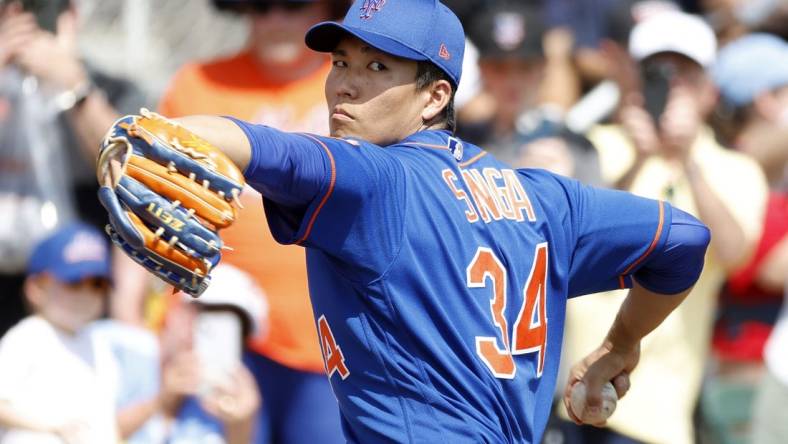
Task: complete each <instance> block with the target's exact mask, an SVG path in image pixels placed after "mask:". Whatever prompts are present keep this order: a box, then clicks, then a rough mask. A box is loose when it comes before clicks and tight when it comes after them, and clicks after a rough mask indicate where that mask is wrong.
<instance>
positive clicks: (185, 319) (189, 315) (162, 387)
mask: <svg viewBox="0 0 788 444" xmlns="http://www.w3.org/2000/svg"><path fill="white" fill-rule="evenodd" d="M173 296H174V298H173V299H172V300H171V301H170V302H171V307H170V309H169V310H168V316H167V320H166V323H165V325H164V328H163V331H162V333H161V348H159V346H158V342H157V341H156V339H155V337H154V336H153V335H152V334H151V333H149V332H148V331H146V330H143V329H140V328H139V327H135V326H129V325H124V324H122V323H118V322H116V321H104V322H103V323H102V325H100V326H99V329H100V330H101V332H102V334H103V335H105V336H106V337H108V338H109V339H110V340H111V342H112V345H113V350H114V352H115V354H116V356H117V358H118V360H119V362H120V363H121V364H123V365H122V368H121V373H120V375H121V377H120V386H119V397H118V399H117V403H118V410H119V421H118V422H119V425H120V429H121V432H122V434H123V436H124V438H125V439H126V442H128V443H129V444H137V443H139V444H145V443H157V442H167V443H172V444H185V443H189V444H200V443H206V444H207V443H210V444H214V443H216V444H221V443H227V444H248V443H250V442H262V440H261V437H260V433H262V429H261V427H263V426H264V425H260V424H258V422H257V419H258V418H257V417H258V414H257V412H258V409H259V406H260V397H259V394H258V388H257V386H256V384H255V381H254V377H253V376H252V374H251V373H250V372H249V370H248V369H247V368H246V367H245V366H244V365H243V364H242V353H243V349H244V346H243V344H244V340H245V339H246V338H248V337H249V336H250V335H251V334H253V333H254V332H255V331H257V330H261V329H262V330H264V329H265V326H264V325H261V324H260V322H261V321H264V319H265V317H266V316H265V315H264V312H265V308H264V306H263V301H264V300H265V295H264V294H263V293H262V292H261V290H259V289H258V288H257V287H256V286H255V285H254V283H253V281H252V280H251V278H250V277H249V276H248V275H246V274H245V273H243V272H241V271H239V270H237V269H235V268H233V267H232V266H229V265H226V264H222V265H220V266H218V267H217V268H216V269H215V270H214V272H213V282H212V284H211V286H210V287H209V288H208V290H206V292H205V293H204V294H203V295H202V296H201V297H200V299H196V300H191V298H190V297H188V296H186V295H183V294H181V293H177V294H175V295H173ZM187 298H188V299H187Z"/></svg>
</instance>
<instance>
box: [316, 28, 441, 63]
mask: <svg viewBox="0 0 788 444" xmlns="http://www.w3.org/2000/svg"><path fill="white" fill-rule="evenodd" d="M347 35H352V36H354V37H356V38H358V39H359V40H361V41H363V42H365V43H367V44H369V45H370V46H372V47H373V48H375V49H377V50H379V51H382V52H384V53H386V54H391V55H394V56H397V57H402V58H405V59H409V60H429V58H428V57H427V56H425V55H424V54H422V53H420V52H419V51H416V50H415V49H412V48H409V47H407V46H405V45H403V44H402V43H399V42H398V41H396V40H394V39H392V38H390V37H386V36H385V35H382V34H377V33H374V32H369V31H365V30H361V29H358V28H353V27H351V26H345V25H343V24H341V23H337V22H322V23H318V24H317V25H315V26H313V27H311V28H310V29H309V31H307V33H306V36H305V37H304V41H305V42H306V46H308V47H309V48H311V49H313V50H315V51H318V52H332V51H334V49H336V47H337V45H338V44H339V41H340V40H342V38H343V37H345V36H347Z"/></svg>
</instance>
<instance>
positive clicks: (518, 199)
mask: <svg viewBox="0 0 788 444" xmlns="http://www.w3.org/2000/svg"><path fill="white" fill-rule="evenodd" d="M441 175H442V176H443V180H444V182H446V185H447V186H448V187H449V189H450V190H451V192H452V193H453V194H454V196H455V197H456V198H457V200H460V201H462V202H464V203H465V205H466V206H467V209H466V210H465V217H466V218H467V219H468V222H471V223H473V222H478V221H479V220H482V221H484V222H486V223H489V222H491V221H494V220H501V219H508V220H513V221H517V222H522V221H524V220H525V219H526V218H527V219H528V220H529V221H531V222H533V221H535V220H536V216H535V215H534V209H533V207H532V206H531V200H530V199H528V194H526V192H525V189H523V185H522V184H521V183H520V181H519V180H518V179H517V173H516V172H515V171H514V170H511V169H502V170H499V169H497V168H484V169H482V170H478V169H467V170H460V176H461V177H458V176H457V174H456V173H455V172H454V171H452V170H450V169H448V168H447V169H445V170H443V171H442V172H441ZM461 182H462V183H461Z"/></svg>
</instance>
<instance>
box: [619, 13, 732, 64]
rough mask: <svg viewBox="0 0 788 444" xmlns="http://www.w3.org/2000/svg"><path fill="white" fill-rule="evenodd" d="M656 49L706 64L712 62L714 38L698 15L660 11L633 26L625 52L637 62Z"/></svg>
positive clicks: (655, 52)
mask: <svg viewBox="0 0 788 444" xmlns="http://www.w3.org/2000/svg"><path fill="white" fill-rule="evenodd" d="M660 52H675V53H679V54H682V55H684V56H687V57H689V58H690V59H692V60H694V61H695V62H697V63H698V64H699V65H701V66H703V67H704V68H705V67H708V66H709V65H711V64H712V62H714V57H715V54H716V52H717V38H716V37H715V36H714V31H713V30H712V29H711V27H710V26H709V25H708V24H707V23H706V22H705V21H703V20H702V19H701V18H700V17H698V16H696V15H692V14H687V13H684V12H680V11H664V12H661V13H658V14H655V15H652V16H649V17H648V18H646V19H645V20H643V21H642V22H640V23H638V24H637V25H635V27H634V28H633V29H632V32H631V33H630V34H629V53H630V54H631V55H632V57H634V58H635V60H637V61H641V60H643V59H645V58H647V57H649V56H652V55H654V54H657V53H660Z"/></svg>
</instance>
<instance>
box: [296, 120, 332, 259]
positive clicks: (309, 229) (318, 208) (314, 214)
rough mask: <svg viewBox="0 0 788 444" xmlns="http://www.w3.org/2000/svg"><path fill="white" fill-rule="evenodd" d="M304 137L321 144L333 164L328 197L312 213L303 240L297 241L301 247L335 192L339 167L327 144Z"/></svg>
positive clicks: (315, 138) (324, 197) (314, 138)
mask: <svg viewBox="0 0 788 444" xmlns="http://www.w3.org/2000/svg"><path fill="white" fill-rule="evenodd" d="M304 135H305V136H306V137H309V138H310V139H312V140H314V141H315V142H317V143H319V144H320V146H322V147H323V149H324V150H325V151H326V154H328V160H329V161H330V162H331V183H329V185H328V191H327V192H326V195H325V196H323V199H322V200H321V201H320V204H319V205H318V206H317V209H316V210H315V212H314V213H312V217H311V218H310V219H309V223H308V224H307V226H306V231H305V232H304V235H303V236H301V239H298V240H297V241H296V243H297V244H299V245H300V244H301V243H303V242H304V241H305V240H306V239H307V238H308V237H309V234H310V233H311V232H312V226H313V225H314V224H315V220H316V219H317V215H318V214H320V210H322V209H323V206H324V205H325V204H326V202H327V201H328V198H329V197H331V194H332V193H333V192H334V185H335V184H336V181H337V166H336V162H334V155H333V154H331V150H329V149H328V147H327V146H326V144H325V143H323V141H321V140H320V139H318V138H317V137H314V136H311V135H309V134H304Z"/></svg>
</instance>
